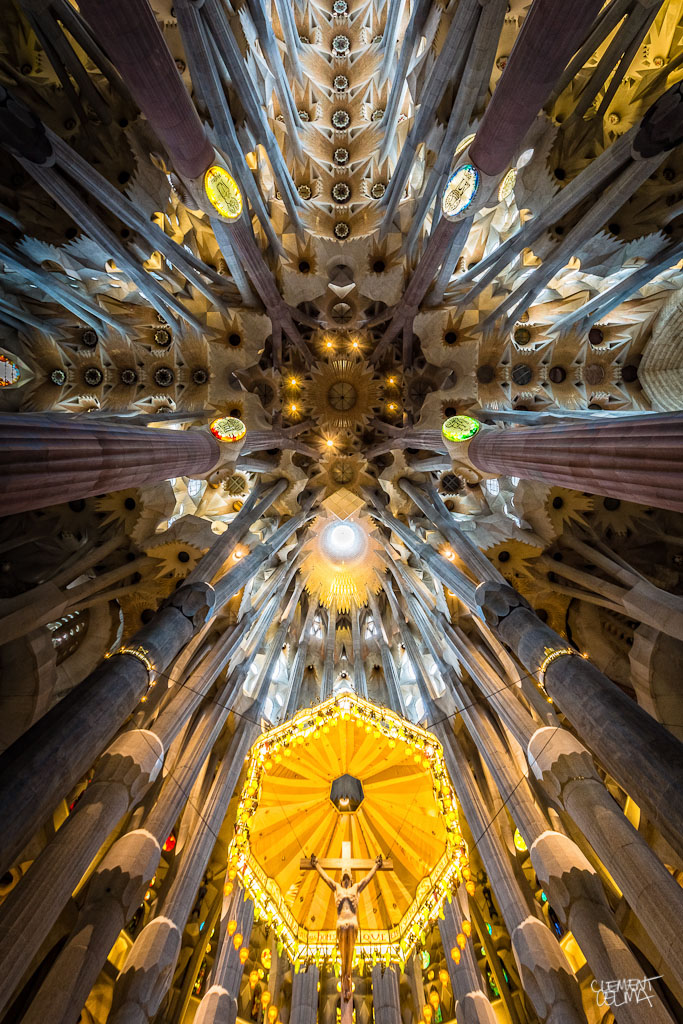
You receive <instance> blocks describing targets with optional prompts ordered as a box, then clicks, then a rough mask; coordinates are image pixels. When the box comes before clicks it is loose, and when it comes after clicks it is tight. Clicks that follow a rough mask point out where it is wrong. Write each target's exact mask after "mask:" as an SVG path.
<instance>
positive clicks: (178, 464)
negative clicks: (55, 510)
mask: <svg viewBox="0 0 683 1024" xmlns="http://www.w3.org/2000/svg"><path fill="white" fill-rule="evenodd" d="M0 441H1V442H2V443H1V444H0V498H1V499H2V512H3V515H11V514H13V513H16V512H26V511H27V510H29V509H33V508H44V507H45V506H46V505H57V504H59V503H61V502H64V501H73V500H74V499H75V498H88V497H90V496H91V495H93V494H108V493H109V491H119V490H122V489H123V488H125V487H142V486H146V485H148V484H151V483H156V482H157V481H159V480H169V479H170V478H171V477H176V476H190V477H193V478H195V479H197V478H200V477H204V476H207V475H208V474H209V473H210V472H211V470H212V469H214V468H215V467H216V466H217V465H218V462H219V460H220V457H221V444H220V442H219V441H218V440H217V439H216V438H215V437H214V436H213V434H212V433H211V432H210V431H209V430H165V429H164V430H162V429H159V430H157V429H155V428H154V429H152V428H150V429H147V428H145V427H129V426H125V425H123V424H118V423H98V422H97V421H96V420H93V419H91V418H89V417H87V416H86V417H83V418H77V417H76V416H72V415H60V414H59V413H42V414H38V413H25V414H21V415H16V414H15V415H4V416H0ZM238 443H239V442H238Z"/></svg>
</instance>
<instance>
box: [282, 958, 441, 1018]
mask: <svg viewBox="0 0 683 1024" xmlns="http://www.w3.org/2000/svg"><path fill="white" fill-rule="evenodd" d="M372 1005H373V1010H374V1014H375V1024H401V999H400V994H399V990H398V975H397V973H396V968H395V967H394V966H393V965H392V966H391V967H385V966H384V964H375V966H374V967H373V968H372ZM420 1009H421V1007H420ZM292 1024H294V1022H293V1021H292ZM311 1024H314V1022H311Z"/></svg>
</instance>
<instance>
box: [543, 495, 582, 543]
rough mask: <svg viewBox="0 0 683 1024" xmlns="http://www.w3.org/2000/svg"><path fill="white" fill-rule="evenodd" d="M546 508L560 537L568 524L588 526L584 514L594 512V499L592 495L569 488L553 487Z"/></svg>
mask: <svg viewBox="0 0 683 1024" xmlns="http://www.w3.org/2000/svg"><path fill="white" fill-rule="evenodd" d="M545 507H546V512H547V513H548V517H549V519H550V521H551V523H552V524H553V528H554V530H555V533H556V535H557V536H559V535H560V534H561V533H562V532H563V530H564V527H565V526H566V525H568V524H571V523H578V524H579V525H580V526H585V525H586V519H585V516H584V512H590V511H592V509H593V507H594V498H593V496H592V495H590V494H582V493H581V491H572V490H569V489H568V488H567V487H551V488H550V489H549V491H548V496H547V498H546V506H545Z"/></svg>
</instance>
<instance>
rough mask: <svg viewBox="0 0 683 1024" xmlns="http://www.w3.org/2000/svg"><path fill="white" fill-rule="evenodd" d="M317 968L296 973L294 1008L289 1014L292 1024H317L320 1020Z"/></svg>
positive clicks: (293, 986) (293, 994) (293, 991)
mask: <svg viewBox="0 0 683 1024" xmlns="http://www.w3.org/2000/svg"><path fill="white" fill-rule="evenodd" d="M319 977H320V974H319V971H318V968H317V967H314V966H311V967H309V968H308V970H306V971H299V972H298V973H296V972H295V973H294V976H293V978H292V1008H291V1011H290V1014H289V1020H290V1024H316V1021H317V1019H318V979H319Z"/></svg>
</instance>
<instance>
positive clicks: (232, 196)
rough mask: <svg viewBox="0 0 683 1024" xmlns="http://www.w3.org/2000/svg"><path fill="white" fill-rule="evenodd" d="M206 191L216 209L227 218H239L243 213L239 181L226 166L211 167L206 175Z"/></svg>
mask: <svg viewBox="0 0 683 1024" xmlns="http://www.w3.org/2000/svg"><path fill="white" fill-rule="evenodd" d="M204 191H205V192H206V197H207V199H208V200H209V202H210V203H211V205H212V206H213V208H214V209H215V210H218V212H219V213H220V215H221V216H222V217H225V218H226V219H227V220H237V218H238V217H239V216H240V214H241V213H242V193H241V192H240V190H239V188H238V187H237V182H236V181H235V179H234V178H233V177H232V175H231V174H228V172H227V171H226V169H225V168H224V167H219V166H218V165H217V164H216V165H215V166H213V167H209V169H208V171H207V172H206V174H205V175H204Z"/></svg>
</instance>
